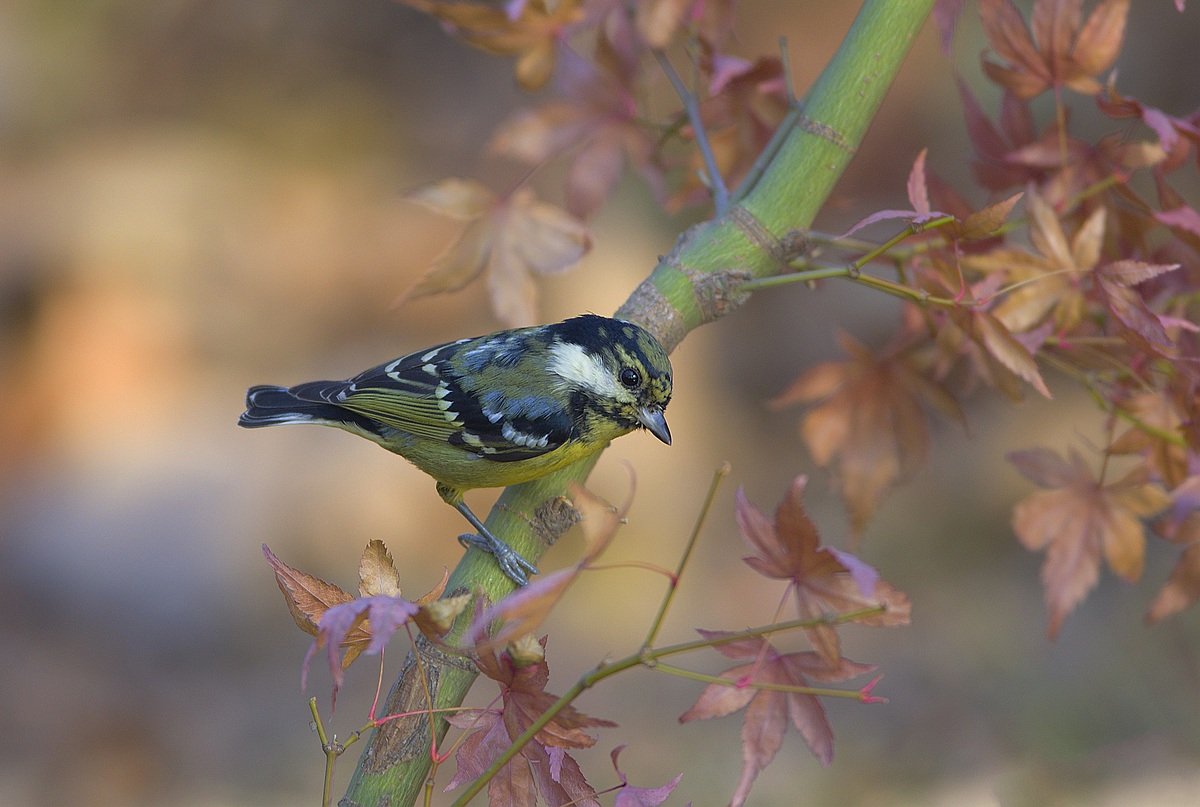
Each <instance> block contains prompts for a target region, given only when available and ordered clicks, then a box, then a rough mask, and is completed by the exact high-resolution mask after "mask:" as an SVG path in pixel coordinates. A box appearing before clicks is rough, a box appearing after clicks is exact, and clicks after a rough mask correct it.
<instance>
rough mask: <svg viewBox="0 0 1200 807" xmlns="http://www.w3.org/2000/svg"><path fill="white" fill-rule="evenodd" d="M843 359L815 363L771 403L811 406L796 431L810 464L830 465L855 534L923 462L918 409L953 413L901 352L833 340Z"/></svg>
mask: <svg viewBox="0 0 1200 807" xmlns="http://www.w3.org/2000/svg"><path fill="white" fill-rule="evenodd" d="M840 341H841V343H842V347H843V349H844V350H845V351H846V352H847V353H849V354H850V356H851V358H850V359H849V360H848V361H845V362H829V363H825V364H820V365H817V366H816V367H814V368H812V369H811V370H809V371H808V372H806V373H804V374H803V375H801V376H800V377H799V378H797V379H796V380H795V381H794V382H792V384H791V385H789V387H788V388H787V389H786V390H784V391H783V392H782V393H781V394H780V395H779V396H777V397H776V398H775V399H774V400H772V401H771V406H772V407H774V408H779V407H782V406H787V405H790V404H793V403H806V404H811V406H810V408H809V410H808V412H807V413H805V415H804V418H803V419H802V420H801V425H800V433H801V437H802V438H803V440H804V443H805V445H806V446H807V447H808V450H809V452H810V453H811V454H812V456H813V459H814V460H815V461H816V462H817V464H818V465H820V466H822V467H827V466H833V467H834V469H835V470H836V472H837V478H838V485H839V487H840V490H841V494H842V498H843V499H844V500H845V502H846V509H847V510H848V511H849V513H850V518H851V524H852V526H853V528H854V530H855V532H860V531H861V530H862V529H863V528H864V527H865V526H866V524H867V522H868V521H869V520H870V518H871V516H872V514H873V513H874V512H875V508H876V506H877V505H878V504H879V501H880V499H881V498H882V497H883V495H884V494H885V493H886V492H887V491H888V490H889V489H890V488H891V487H892V485H894V484H895V483H896V482H897V481H898V480H899V479H900V478H901V477H902V476H904V475H906V474H907V473H910V472H911V471H912V470H913V469H915V468H916V467H918V466H919V465H920V464H921V463H922V462H923V461H924V459H925V454H926V450H927V448H928V442H929V433H928V425H927V422H926V417H925V414H924V412H923V409H922V405H923V404H924V405H928V406H933V407H934V408H936V409H939V410H941V411H949V412H958V411H959V410H958V406H957V403H956V402H955V401H954V398H953V397H952V396H951V395H950V393H949V392H947V391H946V390H945V389H944V388H943V387H941V386H939V385H938V384H936V383H935V382H934V381H932V380H930V379H929V378H928V377H926V375H925V374H924V373H923V372H922V371H921V370H920V369H919V368H918V367H917V365H916V364H915V363H914V362H913V360H912V359H911V357H909V356H906V355H889V354H884V355H875V354H874V353H873V352H871V351H870V350H868V349H867V348H866V347H864V346H862V345H860V344H858V343H857V342H855V341H854V340H853V339H851V338H850V337H849V336H848V335H846V334H842V335H841V336H840Z"/></svg>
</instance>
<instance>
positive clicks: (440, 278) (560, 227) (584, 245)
mask: <svg viewBox="0 0 1200 807" xmlns="http://www.w3.org/2000/svg"><path fill="white" fill-rule="evenodd" d="M412 198H414V199H415V200H417V201H420V202H422V203H423V204H427V205H430V206H431V207H433V208H434V209H436V210H438V211H439V212H446V211H447V210H448V209H452V210H454V211H455V212H454V213H448V215H455V216H456V217H461V218H463V219H464V220H467V225H466V227H465V228H464V229H463V231H462V233H461V234H460V235H459V237H458V239H457V240H455V241H454V242H453V243H451V244H450V245H449V246H448V247H447V248H446V249H445V250H444V251H443V252H442V253H441V254H440V255H439V256H438V257H437V258H436V259H435V260H434V263H433V265H432V266H431V267H430V268H429V270H428V271H427V272H426V273H425V275H424V276H423V277H422V278H421V279H420V280H418V281H417V283H416V284H414V285H413V286H412V287H411V288H410V289H408V290H407V291H406V292H404V293H403V294H402V295H401V296H400V298H399V299H398V300H397V304H399V303H401V302H404V301H405V300H407V299H409V298H412V297H420V296H423V295H426V294H435V293H441V292H447V291H456V290H458V289H460V288H462V287H463V286H465V285H466V284H467V283H470V282H471V281H472V280H474V279H475V278H476V277H478V276H479V275H480V274H482V273H484V272H486V273H487V284H488V290H489V292H490V296H491V300H492V308H493V310H494V311H495V312H496V315H497V316H498V317H499V318H500V319H501V320H503V321H504V322H505V323H506V324H508V325H512V326H522V325H530V324H532V323H533V322H534V321H535V320H536V318H537V317H536V311H535V302H536V293H537V290H536V287H535V286H534V283H533V281H532V279H531V275H533V274H543V275H544V274H552V273H557V272H560V271H563V270H565V269H568V268H570V267H571V266H573V265H574V264H576V263H577V262H578V261H579V259H580V258H581V257H583V255H584V253H586V252H587V251H588V249H590V248H591V236H590V235H589V234H588V231H587V228H586V227H585V226H584V225H583V224H582V223H581V222H579V221H578V220H577V219H575V218H573V217H572V216H570V215H569V214H567V213H566V212H565V211H563V210H561V209H560V208H557V207H555V206H553V205H550V204H547V203H545V202H542V201H539V200H538V199H537V197H536V196H535V195H534V193H533V191H532V190H530V189H529V188H524V187H523V188H520V189H518V190H517V191H516V192H514V193H513V194H512V196H510V197H509V198H508V199H505V200H501V201H494V200H493V201H492V203H491V204H489V205H488V206H487V207H486V208H484V209H483V211H482V212H480V211H479V208H480V206H481V205H480V201H481V199H482V191H480V189H479V187H478V186H477V183H470V182H468V181H463V180H445V181H443V182H441V183H437V184H436V185H435V186H431V187H430V188H426V189H424V190H422V191H419V192H418V193H417V194H416V195H414V196H413V197H412ZM471 212H475V215H476V217H475V218H473V219H468V214H469V213H471Z"/></svg>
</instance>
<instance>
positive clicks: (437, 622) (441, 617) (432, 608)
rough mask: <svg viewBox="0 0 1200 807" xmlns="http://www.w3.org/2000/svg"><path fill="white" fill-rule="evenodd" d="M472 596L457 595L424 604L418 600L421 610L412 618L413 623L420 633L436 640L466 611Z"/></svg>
mask: <svg viewBox="0 0 1200 807" xmlns="http://www.w3.org/2000/svg"><path fill="white" fill-rule="evenodd" d="M472 596H473V595H471V594H459V595H458V596H457V597H447V598H446V599H444V600H439V599H433V600H432V601H430V602H426V603H421V602H420V601H419V600H418V604H420V606H421V609H420V610H419V611H417V613H416V614H415V615H414V616H413V622H415V623H416V625H417V627H418V628H420V630H421V633H424V634H425V635H426V636H428V637H429V638H431V639H436V638H437V637H439V636H441V635H443V634H444V633H446V632H447V631H448V630H450V628H451V627H453V626H454V621H455V620H456V619H458V616H459V614H461V613H462V612H463V611H465V610H467V606H468V605H469V604H470V603H471V598H472Z"/></svg>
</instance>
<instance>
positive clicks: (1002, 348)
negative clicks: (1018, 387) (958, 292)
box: [973, 311, 1054, 398]
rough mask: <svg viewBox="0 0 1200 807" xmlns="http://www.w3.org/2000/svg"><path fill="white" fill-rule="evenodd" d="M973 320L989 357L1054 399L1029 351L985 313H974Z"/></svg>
mask: <svg viewBox="0 0 1200 807" xmlns="http://www.w3.org/2000/svg"><path fill="white" fill-rule="evenodd" d="M973 319H974V322H975V324H976V327H977V328H978V330H979V336H980V343H981V344H982V345H983V347H984V349H985V350H987V352H988V355H989V356H991V357H992V358H994V359H995V360H996V361H998V362H1000V364H1002V365H1003V366H1004V367H1005V368H1006V369H1008V370H1009V371H1010V372H1012V373H1013V374H1014V375H1015V376H1017V377H1018V378H1020V379H1021V380H1022V381H1024V382H1026V383H1027V384H1029V385H1030V386H1031V387H1033V388H1034V389H1035V390H1037V391H1038V392H1040V393H1041V394H1042V395H1044V396H1045V397H1047V398H1053V397H1054V396H1053V395H1051V394H1050V390H1049V388H1047V386H1046V382H1045V381H1043V380H1042V374H1041V372H1040V371H1039V370H1038V367H1037V362H1036V361H1035V360H1034V358H1033V355H1032V354H1031V353H1030V352H1029V349H1028V348H1026V347H1025V346H1024V345H1023V344H1021V343H1020V342H1019V341H1017V340H1016V339H1015V338H1014V337H1013V335H1012V334H1011V333H1009V332H1008V329H1007V328H1005V327H1004V325H1002V324H1001V323H1000V321H999V320H998V319H996V318H995V317H994V316H992V315H991V314H989V313H988V312H986V311H979V312H976V314H975V316H974V318H973Z"/></svg>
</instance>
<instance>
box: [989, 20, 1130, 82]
mask: <svg viewBox="0 0 1200 807" xmlns="http://www.w3.org/2000/svg"><path fill="white" fill-rule="evenodd" d="M1082 9H1083V3H1082V0H1036V2H1035V3H1034V5H1033V16H1032V20H1031V24H1032V34H1031V33H1030V31H1029V30H1028V29H1026V27H1025V24H1024V22H1023V21H1022V19H1021V15H1020V13H1019V12H1018V11H1017V9H1016V7H1015V6H1014V5H1013V4H1012V3H1011V2H1010V0H980V4H979V14H980V17H981V19H982V21H983V28H984V32H985V33H986V34H987V37H988V41H989V42H990V43H991V45H992V47H993V48H994V49H995V51H996V53H997V54H998V55H999V56H1000V57H1001V58H1003V59H1004V60H1006V61H1007V62H1008V65H1007V66H1006V65H1000V64H996V63H995V62H991V61H986V60H985V61H984V63H983V68H984V71H985V72H986V73H987V74H988V76H989V77H990V78H991V79H992V80H993V81H995V82H996V83H998V84H1001V85H1002V86H1004V87H1006V88H1007V89H1008V90H1010V91H1011V92H1012V93H1013V94H1014V95H1016V96H1017V97H1018V98H1022V99H1028V98H1032V97H1034V96H1035V95H1038V94H1039V93H1041V92H1043V91H1044V90H1047V89H1049V88H1051V87H1068V88H1070V89H1073V90H1075V91H1076V92H1081V93H1085V94H1088V95H1092V94H1095V93H1096V92H1098V91H1099V90H1100V83H1099V82H1098V81H1096V79H1095V75H1096V74H1098V73H1101V72H1103V71H1105V70H1107V69H1108V68H1110V67H1111V66H1112V64H1113V62H1114V61H1116V58H1117V54H1118V53H1119V52H1120V49H1121V43H1122V40H1123V39H1124V35H1125V18H1126V16H1127V14H1128V11H1129V0H1102V2H1101V3H1100V4H1099V5H1097V6H1096V7H1095V8H1094V9H1093V10H1092V13H1091V15H1090V16H1089V17H1088V19H1087V21H1086V22H1084V23H1083V26H1082V28H1081V27H1080V21H1081V20H1080V18H1081V16H1082ZM1035 37H1036V40H1037V42H1036V44H1035V43H1034V38H1035Z"/></svg>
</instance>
